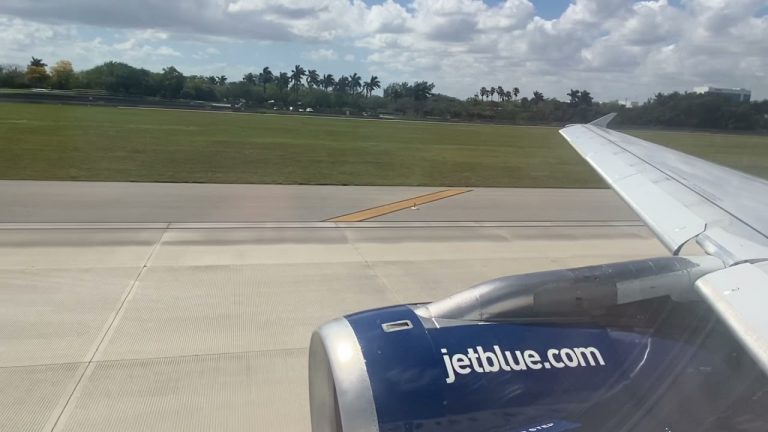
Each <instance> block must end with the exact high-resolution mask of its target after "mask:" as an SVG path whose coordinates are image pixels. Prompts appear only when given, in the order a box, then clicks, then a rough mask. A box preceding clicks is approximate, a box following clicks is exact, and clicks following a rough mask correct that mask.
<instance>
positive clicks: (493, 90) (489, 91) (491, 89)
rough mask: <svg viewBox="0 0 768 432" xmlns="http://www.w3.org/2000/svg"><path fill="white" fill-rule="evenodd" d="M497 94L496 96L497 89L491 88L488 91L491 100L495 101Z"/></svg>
mask: <svg viewBox="0 0 768 432" xmlns="http://www.w3.org/2000/svg"><path fill="white" fill-rule="evenodd" d="M495 94H496V87H491V88H490V89H489V90H488V95H489V96H490V97H491V100H493V95H495Z"/></svg>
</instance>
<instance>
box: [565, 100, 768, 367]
mask: <svg viewBox="0 0 768 432" xmlns="http://www.w3.org/2000/svg"><path fill="white" fill-rule="evenodd" d="M614 116H615V114H610V115H608V116H605V117H603V118H600V119H598V120H595V121H594V122H592V123H590V124H584V125H569V126H567V127H565V128H563V129H561V130H560V133H561V134H562V135H563V136H564V137H565V138H566V139H567V140H568V142H570V144H571V145H572V146H573V147H574V148H575V149H576V151H578V152H579V154H580V155H581V156H582V157H583V158H584V159H586V160H587V162H589V163H590V165H592V167H593V168H594V169H595V170H597V172H598V173H599V174H600V175H601V176H602V177H603V179H604V180H605V181H606V182H607V183H608V184H609V185H610V186H611V187H612V188H613V189H614V190H615V191H616V192H617V193H618V194H619V195H620V196H621V197H622V198H623V199H624V201H625V202H626V203H627V204H628V205H629V206H630V207H632V209H633V210H634V211H635V212H637V214H638V215H639V216H640V217H641V218H642V219H643V221H644V222H645V223H646V224H647V225H648V227H649V228H650V229H651V230H652V231H653V232H654V234H656V236H657V237H658V238H659V240H660V241H661V242H662V243H663V244H664V246H666V247H667V249H669V250H670V252H672V254H674V255H678V254H679V253H680V251H681V250H682V248H683V246H684V245H686V244H687V243H688V242H691V241H695V242H696V243H698V244H699V245H700V246H701V247H702V248H703V249H704V250H705V251H706V252H707V253H708V254H709V255H712V256H714V257H717V258H719V259H721V260H722V261H723V263H724V264H725V265H726V266H727V268H725V269H724V270H720V271H716V272H713V273H710V274H708V275H706V276H704V277H702V278H700V279H699V280H698V281H697V282H696V288H697V290H698V291H699V293H700V294H701V296H702V297H703V298H704V299H705V300H706V301H707V302H709V304H710V305H711V306H712V307H713V309H714V310H715V311H716V312H717V313H718V315H719V316H720V317H721V318H722V319H723V321H724V322H725V323H726V325H728V327H729V328H730V329H731V330H732V331H733V333H734V334H735V335H736V337H737V338H738V339H739V340H740V341H741V343H742V344H743V345H744V346H745V348H746V349H747V350H748V351H749V352H750V354H752V356H753V357H754V359H755V360H756V361H757V362H758V364H760V365H761V366H762V368H763V370H765V371H766V372H768V313H765V312H764V311H763V307H764V306H766V305H768V262H765V263H763V261H768V182H766V181H764V180H761V179H759V178H756V177H753V176H750V175H747V174H744V173H741V172H738V171H735V170H732V169H729V168H725V167H722V166H719V165H717V164H714V163H711V162H707V161H704V160H701V159H698V158H695V157H693V156H690V155H687V154H685V153H681V152H678V151H675V150H672V149H669V148H666V147H662V146H659V145H656V144H653V143H650V142H648V141H644V140H641V139H639V138H635V137H632V136H629V135H626V134H623V133H619V132H616V131H613V130H610V129H608V128H607V126H608V122H609V121H610V120H611V119H612V118H613V117H614Z"/></svg>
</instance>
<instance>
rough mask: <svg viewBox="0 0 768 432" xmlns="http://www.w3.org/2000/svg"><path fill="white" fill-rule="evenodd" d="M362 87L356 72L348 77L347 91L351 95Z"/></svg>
mask: <svg viewBox="0 0 768 432" xmlns="http://www.w3.org/2000/svg"><path fill="white" fill-rule="evenodd" d="M362 87H363V78H362V77H361V76H360V75H358V74H357V72H355V73H353V74H352V75H351V76H350V77H349V91H350V93H352V94H355V93H357V92H358V90H360V89H361V88H362Z"/></svg>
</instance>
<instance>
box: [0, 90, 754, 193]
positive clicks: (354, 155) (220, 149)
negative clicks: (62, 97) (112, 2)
mask: <svg viewBox="0 0 768 432" xmlns="http://www.w3.org/2000/svg"><path fill="white" fill-rule="evenodd" d="M636 135H638V136H640V137H642V138H645V139H650V140H653V141H656V142H659V143H662V144H667V145H670V146H672V147H675V148H679V149H681V150H684V151H687V152H690V153H694V154H697V155H700V156H704V157H707V158H709V159H712V160H715V161H716V162H719V163H723V164H726V165H730V166H733V167H735V168H739V169H744V170H746V171H748V172H751V173H754V174H758V175H763V176H768V137H765V136H762V137H753V136H733V135H711V134H684V133H659V132H653V133H648V132H640V133H637V134H636ZM0 155H1V156H0V178H2V179H35V180H111V181H163V182H213V183H284V184H297V183H298V184H354V185H429V186H508V187H511V186H518V187H600V186H602V185H603V184H602V182H601V181H600V180H599V178H598V177H597V176H596V175H595V174H594V173H593V172H592V170H591V169H590V168H589V166H588V165H587V164H586V163H584V162H583V161H582V160H581V159H580V158H579V157H578V155H577V154H576V153H575V152H574V151H573V150H572V149H571V148H570V146H569V145H568V144H567V143H566V142H565V141H564V140H563V139H562V138H561V137H560V135H559V134H558V133H557V129H554V128H538V127H515V126H491V125H467V124H434V123H421V122H392V121H367V120H352V119H331V118H321V117H318V118H308V117H294V116H272V115H258V114H242V115H240V114H229V113H211V112H184V111H161V110H138V109H118V108H101V107H99V108H97V107H84V106H55V105H28V104H0Z"/></svg>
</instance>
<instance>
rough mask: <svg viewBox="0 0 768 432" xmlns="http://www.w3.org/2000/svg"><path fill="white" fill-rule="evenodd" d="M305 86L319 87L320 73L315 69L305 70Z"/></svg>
mask: <svg viewBox="0 0 768 432" xmlns="http://www.w3.org/2000/svg"><path fill="white" fill-rule="evenodd" d="M307 87H309V88H312V87H320V74H318V73H317V70H315V69H310V70H308V71H307Z"/></svg>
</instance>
